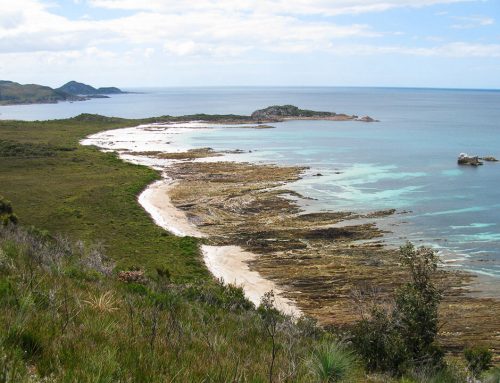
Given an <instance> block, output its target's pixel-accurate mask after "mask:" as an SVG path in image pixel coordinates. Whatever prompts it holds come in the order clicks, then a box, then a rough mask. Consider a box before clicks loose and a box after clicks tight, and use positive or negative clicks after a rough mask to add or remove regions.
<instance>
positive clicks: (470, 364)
mask: <svg viewBox="0 0 500 383" xmlns="http://www.w3.org/2000/svg"><path fill="white" fill-rule="evenodd" d="M464 357H465V360H466V361H467V368H468V369H469V371H470V372H471V374H472V375H473V376H475V377H479V376H480V375H481V373H482V372H483V371H486V370H488V369H489V368H490V367H491V360H492V358H493V354H492V352H491V351H490V350H488V349H487V348H486V347H472V348H466V349H465V350H464Z"/></svg>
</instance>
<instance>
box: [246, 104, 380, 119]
mask: <svg viewBox="0 0 500 383" xmlns="http://www.w3.org/2000/svg"><path fill="white" fill-rule="evenodd" d="M251 117H252V119H253V120H257V121H284V120H290V119H294V120H332V121H362V122H377V120H375V119H373V118H371V117H369V116H365V117H361V118H360V117H358V116H355V115H348V114H344V113H340V114H339V113H335V112H318V111H314V110H308V109H299V108H298V107H297V106H295V105H273V106H269V107H267V108H265V109H259V110H256V111H255V112H253V113H252V115H251Z"/></svg>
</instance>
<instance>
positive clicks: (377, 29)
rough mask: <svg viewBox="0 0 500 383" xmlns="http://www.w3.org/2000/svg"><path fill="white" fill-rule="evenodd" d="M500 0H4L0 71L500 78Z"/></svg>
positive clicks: (111, 82) (29, 76) (98, 75)
mask: <svg viewBox="0 0 500 383" xmlns="http://www.w3.org/2000/svg"><path fill="white" fill-rule="evenodd" d="M499 19H500V0H184V1H183V0H65V1H62V0H0V79H3V80H12V81H16V82H20V83H38V84H44V85H49V86H54V87H55V86H60V85H62V84H64V83H65V82H67V81H70V80H77V81H82V82H86V83H90V84H92V85H94V86H120V87H125V88H127V87H128V88H130V87H169V86H240V85H245V86H263V85H269V86H397V87H444V88H488V89H491V88H494V89H500V26H499V22H500V20H499Z"/></svg>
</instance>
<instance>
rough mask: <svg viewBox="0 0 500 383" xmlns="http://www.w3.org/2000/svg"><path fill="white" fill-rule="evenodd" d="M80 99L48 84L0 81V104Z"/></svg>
mask: <svg viewBox="0 0 500 383" xmlns="http://www.w3.org/2000/svg"><path fill="white" fill-rule="evenodd" d="M81 99H82V98H80V97H77V96H75V95H71V94H68V93H66V92H64V91H61V90H58V89H52V88H50V87H48V86H42V85H36V84H27V85H21V84H18V83H16V82H12V81H0V105H11V104H41V103H56V102H59V101H77V100H81Z"/></svg>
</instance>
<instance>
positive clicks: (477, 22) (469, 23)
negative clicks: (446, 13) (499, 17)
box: [451, 16, 495, 29]
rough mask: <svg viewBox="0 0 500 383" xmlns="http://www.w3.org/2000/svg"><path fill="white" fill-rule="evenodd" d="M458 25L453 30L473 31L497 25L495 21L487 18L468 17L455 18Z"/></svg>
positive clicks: (453, 26) (454, 25)
mask: <svg viewBox="0 0 500 383" xmlns="http://www.w3.org/2000/svg"><path fill="white" fill-rule="evenodd" d="M453 19H454V20H456V21H458V23H456V24H453V25H452V26H451V28H453V29H472V28H477V27H485V26H488V25H493V24H495V19H493V18H492V17H487V16H468V17H458V16H455V17H453Z"/></svg>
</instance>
